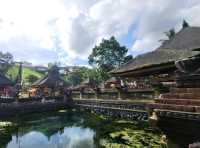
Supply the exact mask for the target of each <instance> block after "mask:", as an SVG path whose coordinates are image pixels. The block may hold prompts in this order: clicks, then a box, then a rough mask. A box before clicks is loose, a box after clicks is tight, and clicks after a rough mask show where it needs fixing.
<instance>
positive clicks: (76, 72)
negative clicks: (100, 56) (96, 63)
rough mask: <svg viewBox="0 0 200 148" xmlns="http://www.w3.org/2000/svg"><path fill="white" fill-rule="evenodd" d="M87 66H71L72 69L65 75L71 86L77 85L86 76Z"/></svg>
mask: <svg viewBox="0 0 200 148" xmlns="http://www.w3.org/2000/svg"><path fill="white" fill-rule="evenodd" d="M87 71H88V68H87V67H77V66H76V67H73V69H72V71H71V72H69V73H68V75H67V76H66V77H65V79H66V81H67V82H69V83H70V84H72V85H73V86H76V85H79V84H80V83H81V82H82V81H83V80H84V79H86V78H87V77H88V74H87Z"/></svg>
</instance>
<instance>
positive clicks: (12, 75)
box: [6, 66, 44, 83]
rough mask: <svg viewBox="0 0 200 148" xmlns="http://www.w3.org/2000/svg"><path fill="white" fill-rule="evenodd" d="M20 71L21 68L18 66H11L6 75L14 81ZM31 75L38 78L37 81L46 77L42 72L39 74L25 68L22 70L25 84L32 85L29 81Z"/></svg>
mask: <svg viewBox="0 0 200 148" xmlns="http://www.w3.org/2000/svg"><path fill="white" fill-rule="evenodd" d="M18 70H19V67H18V66H11V67H10V68H9V69H8V71H7V73H6V75H7V76H8V77H9V78H10V79H11V80H12V81H14V80H15V79H16V77H17V74H18ZM30 75H32V76H34V77H37V79H39V78H41V77H43V76H44V74H42V73H40V72H37V71H35V70H33V69H31V68H27V67H23V68H22V80H23V82H25V83H30V81H29V77H30Z"/></svg>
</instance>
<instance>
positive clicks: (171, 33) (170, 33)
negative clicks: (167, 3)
mask: <svg viewBox="0 0 200 148" xmlns="http://www.w3.org/2000/svg"><path fill="white" fill-rule="evenodd" d="M164 33H165V35H166V36H167V37H168V39H169V40H171V39H172V38H173V37H174V36H175V35H176V32H175V30H174V28H172V29H170V30H169V31H167V32H164Z"/></svg>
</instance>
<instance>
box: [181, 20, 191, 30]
mask: <svg viewBox="0 0 200 148" xmlns="http://www.w3.org/2000/svg"><path fill="white" fill-rule="evenodd" d="M189 26H190V25H189V24H188V22H186V20H183V24H182V27H183V28H187V27H189Z"/></svg>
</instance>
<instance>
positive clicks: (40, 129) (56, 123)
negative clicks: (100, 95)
mask: <svg viewBox="0 0 200 148" xmlns="http://www.w3.org/2000/svg"><path fill="white" fill-rule="evenodd" d="M162 135H163V133H162V132H160V131H155V130H152V129H151V128H150V127H149V126H148V123H147V122H141V121H127V120H121V119H109V118H105V117H104V116H99V115H98V116H97V115H95V114H91V113H87V112H82V111H79V110H59V111H57V112H46V113H42V114H41V113H34V114H29V115H18V116H15V117H12V118H10V119H9V118H8V119H4V120H1V122H0V148H101V147H105V148H154V147H156V148H163V147H166V145H164V144H163V143H162V140H161V137H162ZM179 136H180V135H179ZM170 141H171V139H168V147H169V148H171V147H172V148H179V147H180V148H182V147H183V146H180V145H179V146H178V145H177V144H172V143H170ZM172 141H173V140H172ZM182 141H183V140H182ZM173 142H174V141H173Z"/></svg>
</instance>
